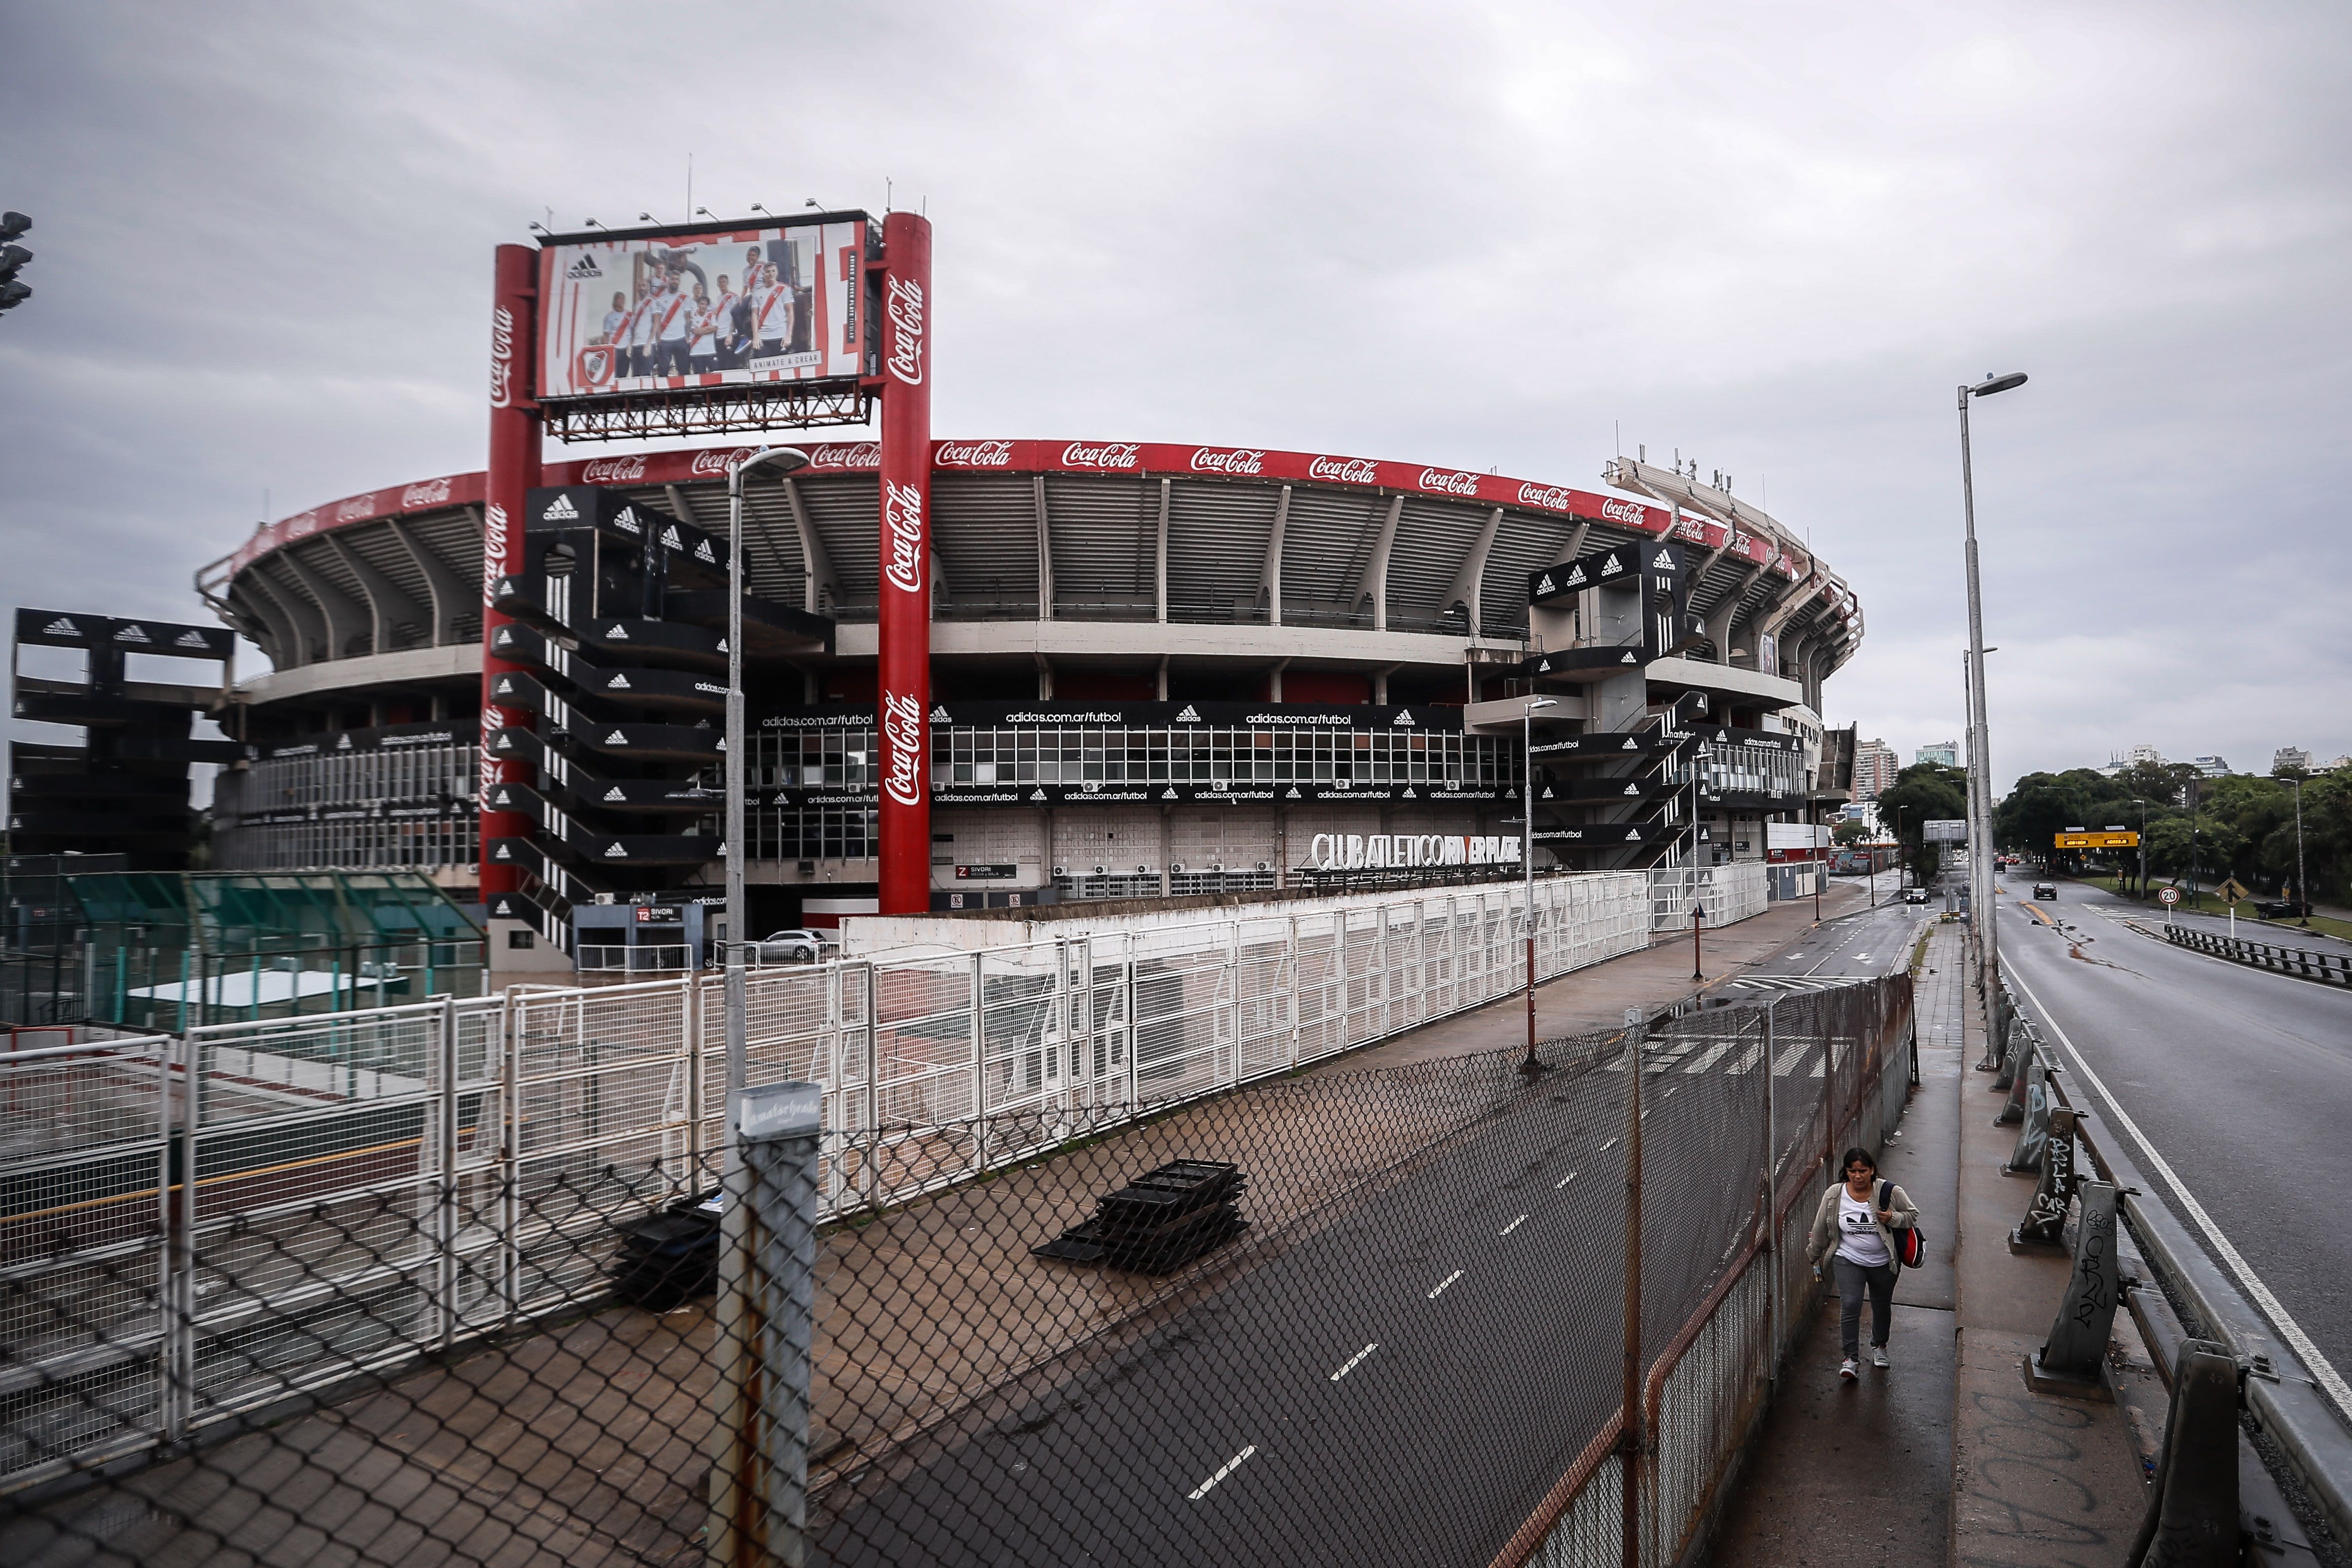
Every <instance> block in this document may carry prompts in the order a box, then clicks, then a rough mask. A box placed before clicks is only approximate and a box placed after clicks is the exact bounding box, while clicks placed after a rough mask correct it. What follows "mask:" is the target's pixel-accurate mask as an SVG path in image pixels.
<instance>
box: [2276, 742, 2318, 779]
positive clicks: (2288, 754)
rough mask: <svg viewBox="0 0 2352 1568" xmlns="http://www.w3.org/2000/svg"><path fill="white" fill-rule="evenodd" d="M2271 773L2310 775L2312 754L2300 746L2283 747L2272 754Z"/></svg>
mask: <svg viewBox="0 0 2352 1568" xmlns="http://www.w3.org/2000/svg"><path fill="white" fill-rule="evenodd" d="M2271 771H2272V772H2273V773H2308V772H2310V771H2311V753H2310V752H2308V751H2305V749H2304V748H2303V747H2300V746H2282V747H2279V748H2278V749H2277V750H2276V751H2273V752H2272V753H2271Z"/></svg>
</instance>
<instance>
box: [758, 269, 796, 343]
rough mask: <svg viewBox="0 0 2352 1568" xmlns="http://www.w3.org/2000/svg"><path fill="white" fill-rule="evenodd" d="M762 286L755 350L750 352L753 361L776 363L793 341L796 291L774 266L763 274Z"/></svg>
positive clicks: (759, 293) (759, 297)
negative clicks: (794, 294) (769, 360)
mask: <svg viewBox="0 0 2352 1568" xmlns="http://www.w3.org/2000/svg"><path fill="white" fill-rule="evenodd" d="M761 278H762V282H761V286H760V289H759V292H758V294H757V295H756V296H755V298H756V299H757V301H758V303H757V304H756V305H755V306H754V307H753V310H752V324H751V336H752V338H753V339H754V340H755V342H756V346H755V347H754V348H753V349H752V350H751V357H752V358H753V360H754V361H758V360H766V359H774V358H777V357H778V356H780V355H782V353H783V352H784V350H785V349H786V348H787V347H789V346H790V345H791V343H792V340H793V289H792V286H791V285H790V284H788V283H786V282H785V281H784V280H783V277H782V274H780V273H779V272H778V270H777V268H776V267H775V265H774V264H773V263H770V264H769V265H768V267H767V268H766V269H765V270H764V271H763V272H762V273H761Z"/></svg>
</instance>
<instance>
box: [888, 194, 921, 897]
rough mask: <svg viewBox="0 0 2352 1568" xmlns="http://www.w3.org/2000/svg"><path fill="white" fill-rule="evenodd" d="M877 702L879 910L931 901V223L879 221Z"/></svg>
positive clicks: (904, 217)
mask: <svg viewBox="0 0 2352 1568" xmlns="http://www.w3.org/2000/svg"><path fill="white" fill-rule="evenodd" d="M882 252H883V265H882V271H883V277H882V279H881V301H880V309H881V312H882V504H881V518H882V540H881V551H882V554H881V565H882V571H881V608H880V614H879V621H880V626H879V628H878V631H879V638H880V645H881V670H880V683H879V685H880V691H879V696H880V699H881V700H880V707H879V711H878V714H877V717H878V719H879V721H880V722H879V728H880V731H881V748H882V758H881V762H882V789H881V823H880V826H881V836H882V888H881V900H880V908H881V912H882V913H883V914H885V915H917V914H921V913H923V912H925V911H927V910H929V908H930V906H931V744H930V736H931V725H930V708H931V592H930V582H929V570H930V556H931V524H930V511H931V382H930V294H931V225H930V223H929V220H927V219H925V218H922V217H919V216H918V215H917V214H913V213H892V214H890V215H889V216H887V217H886V218H884V219H883V220H882Z"/></svg>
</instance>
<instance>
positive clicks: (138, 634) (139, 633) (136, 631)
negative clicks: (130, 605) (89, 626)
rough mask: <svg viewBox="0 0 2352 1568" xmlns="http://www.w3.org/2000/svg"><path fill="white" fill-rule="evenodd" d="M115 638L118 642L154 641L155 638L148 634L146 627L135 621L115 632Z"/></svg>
mask: <svg viewBox="0 0 2352 1568" xmlns="http://www.w3.org/2000/svg"><path fill="white" fill-rule="evenodd" d="M114 640H115V641H116V642H118V643H152V642H153V641H154V640H155V639H154V638H152V637H150V636H149V635H147V629H146V628H145V627H143V626H141V625H140V624H138V623H137V622H132V623H131V624H130V625H128V626H125V627H124V628H123V629H122V630H121V631H120V632H116V633H115V634H114Z"/></svg>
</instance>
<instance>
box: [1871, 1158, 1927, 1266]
mask: <svg viewBox="0 0 2352 1568" xmlns="http://www.w3.org/2000/svg"><path fill="white" fill-rule="evenodd" d="M1878 1207H1881V1208H1893V1207H1895V1184H1894V1183H1893V1182H1891V1181H1888V1180H1886V1179H1885V1178H1884V1177H1881V1178H1880V1180H1879V1183H1878ZM1887 1234H1888V1235H1890V1236H1892V1237H1893V1238H1894V1239H1895V1262H1897V1263H1899V1264H1901V1265H1902V1266H1903V1267H1904V1268H1906V1269H1916V1268H1917V1267H1918V1266H1919V1261H1920V1260H1921V1259H1923V1258H1925V1257H1927V1237H1926V1236H1925V1235H1923V1234H1921V1232H1920V1229H1919V1227H1918V1226H1917V1225H1916V1224H1913V1225H1904V1226H1890V1227H1889V1228H1888V1229H1887Z"/></svg>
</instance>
